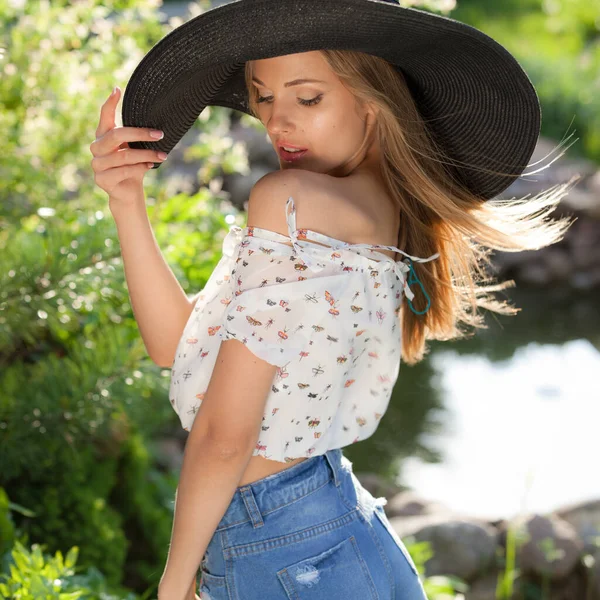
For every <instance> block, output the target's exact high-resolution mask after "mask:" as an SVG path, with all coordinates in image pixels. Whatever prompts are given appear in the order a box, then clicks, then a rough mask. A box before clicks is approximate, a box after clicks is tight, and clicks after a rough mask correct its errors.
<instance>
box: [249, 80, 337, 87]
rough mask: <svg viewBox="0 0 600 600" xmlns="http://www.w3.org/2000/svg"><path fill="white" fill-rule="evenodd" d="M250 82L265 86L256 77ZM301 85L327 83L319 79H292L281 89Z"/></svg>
mask: <svg viewBox="0 0 600 600" xmlns="http://www.w3.org/2000/svg"><path fill="white" fill-rule="evenodd" d="M252 81H254V82H256V83H258V84H259V85H263V86H264V85H265V84H264V83H263V82H262V81H261V80H260V79H258V77H253V78H252ZM303 83H327V82H326V81H322V80H321V79H306V78H305V79H294V80H293V81H288V82H287V83H284V84H283V87H286V88H288V87H292V86H293V85H302V84H303Z"/></svg>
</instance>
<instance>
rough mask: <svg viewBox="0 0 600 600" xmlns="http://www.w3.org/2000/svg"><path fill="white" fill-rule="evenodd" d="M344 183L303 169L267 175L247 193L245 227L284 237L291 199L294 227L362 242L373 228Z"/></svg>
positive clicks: (286, 230) (353, 241) (338, 179)
mask: <svg viewBox="0 0 600 600" xmlns="http://www.w3.org/2000/svg"><path fill="white" fill-rule="evenodd" d="M348 183H349V182H346V181H344V180H342V179H340V178H336V177H332V176H330V175H326V174H323V173H315V172H314V171H307V170H304V169H289V170H280V171H273V172H271V173H267V175H264V176H263V177H261V178H260V179H259V180H258V181H257V182H256V183H255V184H254V186H253V188H252V191H251V192H250V197H249V199H248V222H247V224H248V226H255V227H260V228H263V229H270V230H271V231H276V232H278V233H281V234H283V235H287V234H288V229H287V221H286V214H285V207H286V203H287V201H288V198H289V197H290V196H291V197H292V198H293V200H294V204H295V206H296V227H298V228H302V229H311V230H312V231H317V232H319V233H322V234H324V235H327V236H329V237H333V238H335V239H339V240H343V241H347V242H350V243H355V242H356V241H359V240H360V238H363V239H364V236H365V232H366V233H367V234H368V233H369V232H370V231H371V229H372V227H373V225H374V224H373V222H372V220H371V219H370V218H369V216H368V214H367V213H366V211H364V210H363V209H362V208H361V206H360V204H359V203H358V202H357V201H356V199H355V198H354V197H353V196H352V191H351V189H350V186H349V185H348ZM357 238H358V240H357Z"/></svg>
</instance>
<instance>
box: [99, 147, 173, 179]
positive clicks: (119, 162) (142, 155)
mask: <svg viewBox="0 0 600 600" xmlns="http://www.w3.org/2000/svg"><path fill="white" fill-rule="evenodd" d="M164 160H165V157H164V155H161V154H160V152H157V151H156V150H137V149H133V148H124V149H123V150H117V151H116V152H111V153H110V154H105V155H100V156H95V157H94V158H92V169H93V170H94V172H95V173H100V172H102V171H106V170H108V169H113V168H115V167H121V166H125V165H135V164H140V163H147V162H152V163H155V162H157V163H161V162H163V161H164Z"/></svg>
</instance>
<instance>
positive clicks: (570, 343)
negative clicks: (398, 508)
mask: <svg viewBox="0 0 600 600" xmlns="http://www.w3.org/2000/svg"><path fill="white" fill-rule="evenodd" d="M505 294H506V296H505V297H506V298H507V299H509V300H510V301H511V303H512V304H514V305H516V306H518V307H520V308H521V309H522V310H521V312H520V313H519V314H518V315H516V316H514V317H507V316H502V315H496V314H493V315H492V314H491V313H487V318H486V323H487V325H488V329H486V330H477V333H476V334H475V336H474V337H472V338H470V339H466V340H462V341H454V342H434V343H431V351H430V353H429V354H428V356H427V358H426V359H425V360H423V361H422V362H421V363H419V364H418V365H415V366H412V367H411V366H409V365H406V364H402V365H401V366H400V375H399V378H398V381H397V382H396V386H395V388H394V393H393V395H392V399H391V402H390V407H389V408H388V411H387V413H386V414H385V416H384V417H383V419H382V422H381V424H380V426H379V429H378V430H377V431H376V433H375V434H374V435H373V436H372V437H371V438H369V439H368V440H365V441H363V442H361V443H360V444H357V446H356V447H351V446H349V447H346V448H344V454H345V455H346V456H348V458H349V459H350V460H351V461H352V462H353V464H354V470H355V471H358V472H361V471H372V472H376V473H380V474H382V475H387V476H389V477H390V479H391V480H392V481H394V480H395V481H396V482H397V483H398V484H400V485H402V486H407V487H408V488H411V489H412V490H414V491H415V492H416V493H417V494H418V495H419V496H421V497H422V498H423V499H425V500H429V501H435V502H440V503H442V504H443V505H445V506H447V507H449V508H450V509H452V510H453V511H457V512H460V513H464V514H468V515H471V516H479V517H481V518H486V519H487V518H489V519H499V518H511V517H512V516H515V515H516V514H518V513H522V512H530V511H540V512H548V511H551V510H554V509H557V508H559V507H562V506H564V505H565V504H571V503H574V502H579V501H586V500H598V499H600V476H599V475H598V469H597V466H596V462H597V461H596V459H597V456H598V434H599V428H600V377H599V373H600V310H599V307H600V292H599V291H596V292H594V293H587V294H586V295H585V296H582V295H581V294H574V293H564V294H560V293H558V294H557V293H551V292H550V291H548V290H542V291H523V290H518V289H511V290H506V291H505Z"/></svg>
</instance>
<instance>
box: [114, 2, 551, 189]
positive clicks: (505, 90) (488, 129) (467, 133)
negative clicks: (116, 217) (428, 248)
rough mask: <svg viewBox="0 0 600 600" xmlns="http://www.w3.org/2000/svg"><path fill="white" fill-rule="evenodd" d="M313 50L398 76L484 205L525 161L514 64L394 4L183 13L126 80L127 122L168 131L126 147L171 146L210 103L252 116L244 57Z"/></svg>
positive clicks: (533, 102)
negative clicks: (358, 55) (383, 67)
mask: <svg viewBox="0 0 600 600" xmlns="http://www.w3.org/2000/svg"><path fill="white" fill-rule="evenodd" d="M320 49H331V50H344V49H346V50H354V51H360V52H366V53H369V54H373V55H376V56H379V57H381V58H384V59H385V60H387V61H388V62H390V63H391V64H392V65H394V66H395V67H396V68H397V69H398V70H399V71H401V73H402V74H403V75H404V78H405V80H406V82H407V85H408V87H409V89H410V92H411V94H412V96H413V98H414V100H415V102H416V105H417V107H418V109H419V112H420V114H421V116H422V117H423V118H424V120H425V121H426V123H427V125H428V128H429V131H430V133H431V134H432V136H433V137H434V139H435V141H436V142H437V143H438V144H439V145H440V146H441V147H442V149H443V150H444V151H445V153H446V154H447V155H448V156H449V157H450V158H451V160H453V161H459V162H460V163H461V164H460V165H459V166H453V167H448V168H449V169H450V171H451V173H452V174H453V176H454V177H456V178H457V179H458V181H459V182H460V183H462V184H463V185H464V186H466V187H467V188H468V189H469V190H470V191H471V192H472V193H473V194H475V195H476V196H477V197H479V198H481V199H482V200H488V199H491V198H493V197H494V196H496V195H498V194H499V193H500V192H502V191H504V190H505V189H506V188H507V187H508V186H509V185H510V184H511V183H512V182H513V181H515V180H516V179H517V178H518V177H519V176H520V175H521V174H522V173H523V171H524V170H525V168H526V167H527V166H528V161H529V159H530V158H531V155H532V154H533V151H534V149H535V145H536V142H537V139H538V136H539V131H540V124H541V109H540V104H539V100H538V97H537V94H536V91H535V88H534V87H533V85H532V83H531V81H530V80H529V78H528V76H527V74H526V73H525V71H524V70H523V69H522V67H521V66H520V65H519V63H518V62H517V60H516V59H515V58H514V57H513V56H512V54H510V53H509V52H508V50H506V49H505V48H504V47H503V46H502V45H500V44H499V43H498V42H496V41H495V40H493V39H492V38H491V37H489V36H488V35H486V34H485V33H483V32H481V31H479V30H478V29H475V28H474V27H471V26H470V25H466V24H465V23H461V22H460V21H456V20H454V19H451V18H448V17H444V16H441V15H436V14H433V13H429V12H426V11H423V10H418V9H414V8H405V7H402V6H400V5H398V4H396V3H395V2H393V1H391V0H235V1H233V2H230V3H228V4H224V5H222V6H219V7H216V8H212V9H210V10H208V11H206V12H204V13H202V14H201V15H198V16H197V17H194V18H192V19H190V20H189V21H187V22H186V23H184V24H182V25H180V26H179V27H177V28H175V29H173V30H172V31H171V32H169V33H168V34H167V35H166V36H165V37H164V38H162V39H161V40H160V41H159V42H158V43H157V44H156V45H155V46H154V47H153V48H152V49H151V50H150V51H149V52H148V53H147V54H146V56H145V57H144V58H143V59H142V61H141V62H140V64H139V65H138V66H137V67H136V69H135V71H134V72H133V74H132V76H131V79H130V80H129V82H128V84H127V87H126V89H125V94H124V97H123V112H122V121H123V126H125V127H128V126H131V127H149V128H152V129H161V130H163V131H164V132H165V136H164V138H163V139H162V140H159V141H157V142H145V141H140V142H130V143H129V146H130V147H132V148H146V149H154V150H163V151H164V152H167V153H168V152H170V151H171V150H172V149H173V147H174V146H175V145H176V144H177V143H178V142H179V140H181V138H182V137H183V136H184V135H185V133H186V132H187V131H188V130H189V129H190V128H191V127H192V125H193V124H194V122H195V121H196V119H197V118H198V116H199V115H200V113H201V112H202V111H203V110H204V108H205V107H206V106H222V107H227V108H233V109H236V110H238V111H241V112H244V113H247V114H252V113H251V111H250V107H249V102H248V100H249V99H248V91H247V88H246V82H245V78H244V64H245V62H246V61H248V60H258V59H263V58H271V57H274V56H281V55H285V54H295V53H299V52H309V51H312V50H320ZM462 163H465V164H464V165H463V164H462ZM160 164H161V163H155V165H154V168H158V167H159V166H160ZM488 169H489V170H492V171H500V172H502V173H504V174H500V175H499V174H495V173H493V172H486V170H488Z"/></svg>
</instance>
